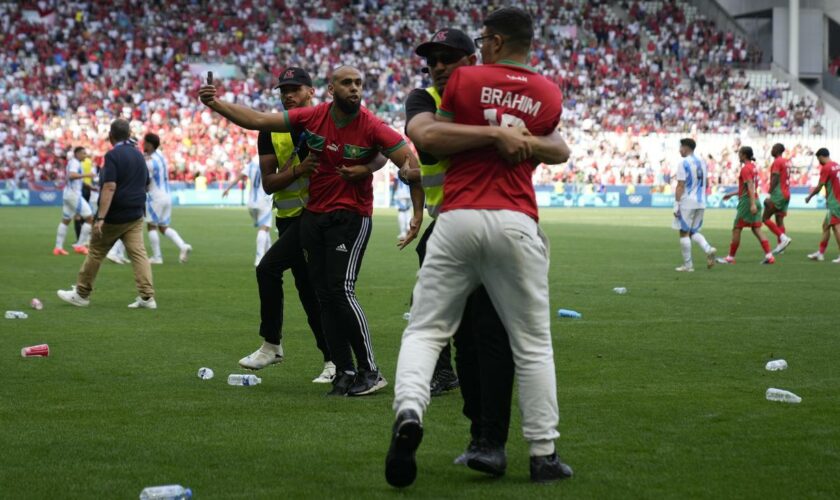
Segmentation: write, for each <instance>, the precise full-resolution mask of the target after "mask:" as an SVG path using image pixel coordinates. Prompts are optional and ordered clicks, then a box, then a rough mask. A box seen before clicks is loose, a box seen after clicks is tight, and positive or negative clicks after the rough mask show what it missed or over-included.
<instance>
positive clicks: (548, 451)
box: [529, 439, 555, 457]
mask: <svg viewBox="0 0 840 500" xmlns="http://www.w3.org/2000/svg"><path fill="white" fill-rule="evenodd" d="M529 448H530V449H529V454H530V455H531V456H532V457H545V456H548V455H553V454H554V451H555V450H554V441H553V440H551V439H546V440H544V441H531V443H530V446H529Z"/></svg>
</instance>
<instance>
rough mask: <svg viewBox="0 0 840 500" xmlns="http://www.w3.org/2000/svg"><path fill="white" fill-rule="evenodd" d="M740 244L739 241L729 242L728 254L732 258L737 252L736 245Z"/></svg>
mask: <svg viewBox="0 0 840 500" xmlns="http://www.w3.org/2000/svg"><path fill="white" fill-rule="evenodd" d="M740 245H741V242H740V241H739V242H737V243H736V242H734V241H733V242H732V243H730V244H729V256H730V257H732V258H733V259H734V258H735V254H736V253H738V247H739V246H740Z"/></svg>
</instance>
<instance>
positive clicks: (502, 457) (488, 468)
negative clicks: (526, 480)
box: [467, 441, 507, 477]
mask: <svg viewBox="0 0 840 500" xmlns="http://www.w3.org/2000/svg"><path fill="white" fill-rule="evenodd" d="M467 467H469V468H470V469H472V470H477V471H479V472H484V473H485V474H490V475H491V476H496V477H498V476H504V475H505V470H506V469H507V454H506V453H505V447H504V446H493V445H490V444H489V443H487V442H486V441H481V442H479V444H478V446H477V449H476V450H475V451H474V452H473V453H472V454H471V455H470V457H469V458H468V459H467Z"/></svg>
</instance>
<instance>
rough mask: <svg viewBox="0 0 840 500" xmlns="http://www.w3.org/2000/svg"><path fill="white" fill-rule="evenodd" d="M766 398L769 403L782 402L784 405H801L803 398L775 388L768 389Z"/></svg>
mask: <svg viewBox="0 0 840 500" xmlns="http://www.w3.org/2000/svg"><path fill="white" fill-rule="evenodd" d="M764 397H766V398H767V401H780V402H782V403H801V402H802V398H800V397H799V396H797V395H796V394H794V393H792V392H790V391H786V390H784V389H776V388H775V387H771V388H769V389H767V392H766V393H765V395H764Z"/></svg>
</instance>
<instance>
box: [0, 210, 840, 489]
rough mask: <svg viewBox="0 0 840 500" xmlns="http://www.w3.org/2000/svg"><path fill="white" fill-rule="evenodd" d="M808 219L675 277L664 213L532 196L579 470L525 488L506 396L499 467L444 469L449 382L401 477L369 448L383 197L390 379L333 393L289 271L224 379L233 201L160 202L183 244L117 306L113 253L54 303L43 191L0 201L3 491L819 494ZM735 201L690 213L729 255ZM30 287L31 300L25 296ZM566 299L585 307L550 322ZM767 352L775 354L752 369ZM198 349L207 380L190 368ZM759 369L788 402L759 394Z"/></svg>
mask: <svg viewBox="0 0 840 500" xmlns="http://www.w3.org/2000/svg"><path fill="white" fill-rule="evenodd" d="M822 215H823V214H822V213H821V212H816V211H813V212H811V211H794V212H793V213H792V214H791V216H790V217H789V221H788V223H787V226H788V228H789V231H790V234H791V236H792V237H793V239H794V242H793V244H792V245H791V247H790V248H789V249H788V251H787V253H786V254H785V255H782V256H781V257H779V259H778V263H777V264H776V265H773V266H762V265H759V261H760V260H761V251H760V248H759V246H758V244H757V242H756V241H755V239H754V238H753V237H752V236H751V235H748V234H745V235H744V238H743V242H742V245H741V250H740V252H739V254H738V264H737V265H735V266H728V267H725V266H718V267H715V268H714V269H712V270H711V271H707V270H706V269H705V267H704V266H702V265H701V264H702V263H703V261H702V255H701V254H700V252H699V251H698V250H696V249H695V262H696V267H697V268H698V269H697V271H696V272H695V273H693V274H680V273H676V272H674V270H673V269H674V267H675V266H677V265H679V264H680V254H679V246H678V242H677V236H676V234H675V232H674V231H672V230H671V229H670V223H671V216H670V214H669V211H668V210H652V209H641V210H632V209H622V210H608V209H602V210H586V209H577V210H543V212H542V226H543V228H544V229H545V231H546V233H547V234H548V235H549V237H550V239H551V244H552V247H551V256H552V261H551V276H550V281H551V306H552V310H553V311H552V328H553V334H554V339H555V344H554V345H555V357H556V362H557V378H558V398H559V402H560V411H561V422H560V431H561V433H562V437H561V439H560V440H559V441H558V447H559V452H560V454H561V456H563V457H564V458H565V460H566V461H567V462H568V463H569V464H570V465H572V466H573V467H574V469H575V471H576V476H575V477H574V478H573V479H571V480H568V481H565V482H562V483H560V484H554V485H549V486H535V485H531V484H530V483H529V482H528V461H527V447H526V444H525V443H524V441H523V440H522V437H521V431H520V429H519V418H518V415H517V413H518V411H517V410H515V411H514V415H515V417H514V422H513V423H512V430H511V439H510V442H509V444H508V448H507V450H508V457H509V466H508V473H507V475H506V476H505V477H503V478H501V479H497V480H494V479H490V478H487V477H484V476H482V475H481V474H479V473H476V472H473V471H470V470H468V469H466V468H463V467H459V466H455V465H452V459H453V458H454V457H455V456H456V455H458V454H459V453H460V452H461V451H462V450H463V448H464V447H465V445H466V444H467V437H468V433H467V422H466V419H465V418H463V417H462V416H461V413H460V410H461V401H460V395H459V394H458V393H457V392H455V393H451V394H448V395H446V396H443V397H441V398H436V399H434V400H433V403H432V405H431V407H430V409H429V412H428V415H427V418H426V424H425V427H426V435H425V438H424V441H423V444H422V445H421V447H420V450H419V452H418V463H419V475H418V479H417V482H416V483H415V484H414V485H413V486H412V487H411V488H409V489H407V490H405V491H396V490H393V489H392V488H390V487H389V486H387V484H386V483H385V480H384V474H383V464H384V456H385V451H386V449H387V447H388V440H389V432H390V426H391V423H392V419H393V414H392V411H391V408H390V406H391V400H392V394H393V392H392V391H393V379H394V369H395V363H396V357H397V352H398V349H399V339H400V335H401V333H402V329H403V328H404V326H405V321H404V320H403V318H402V315H403V313H404V312H405V311H407V310H408V298H409V293H410V291H411V287H412V285H413V283H414V276H415V272H416V269H417V258H416V255H415V253H414V252H413V248H412V249H409V250H406V251H403V252H398V251H397V249H396V247H395V241H396V233H397V231H396V215H395V212H394V211H392V210H381V211H377V213H376V216H375V221H374V231H373V236H372V238H371V241H370V244H369V246H368V250H367V254H366V256H365V259H364V264H363V267H362V273H361V276H360V278H359V283H358V295H359V300H360V302H361V304H362V305H363V307H364V308H365V311H366V312H367V316H368V320H369V322H370V325H371V328H372V331H373V345H374V350H375V352H376V355H377V358H378V361H379V363H380V365H381V367H382V369H383V373H384V375H385V377H386V378H387V379H388V381H389V382H390V385H389V386H388V388H387V389H386V390H384V391H382V392H381V393H380V394H377V395H374V396H371V397H366V398H360V399H332V398H325V397H324V396H323V393H324V392H325V390H326V388H325V387H324V386H321V385H316V384H312V383H311V382H310V381H311V379H312V378H313V377H315V376H316V375H317V374H318V372H319V371H320V368H321V363H320V356H319V353H318V351H317V349H316V348H315V345H314V341H313V339H312V336H311V333H309V332H308V331H307V328H306V324H305V322H304V320H303V314H302V310H301V308H300V305H299V303H298V302H297V298H296V294H295V293H294V291H293V288H292V286H291V281H292V280H291V277H289V279H288V280H287V291H288V293H287V311H288V312H287V322H286V328H285V335H284V336H285V339H284V344H285V345H284V347H285V351H286V356H287V360H286V361H285V362H284V363H282V364H281V365H278V366H274V367H270V368H268V369H265V370H263V371H262V372H261V373H260V376H261V377H262V378H263V383H262V385H260V386H257V387H252V388H243V387H229V386H228V385H227V384H226V381H225V379H226V377H227V374H229V373H237V372H241V370H239V369H238V367H237V364H236V362H237V360H238V359H239V358H240V357H242V356H244V355H246V354H248V353H250V352H251V351H252V350H254V349H255V348H256V347H257V346H258V345H259V341H260V339H259V337H258V335H257V327H258V300H257V290H256V284H255V279H254V267H253V249H254V237H255V233H254V229H253V228H252V227H251V226H250V225H249V222H250V220H249V218H248V216H247V214H246V212H245V210H244V208H241V209H216V208H176V210H175V214H174V227H176V228H177V229H178V231H179V232H180V233H181V235H182V236H183V237H184V238H185V239H186V240H187V241H188V242H190V243H191V244H192V245H193V246H194V248H195V251H194V252H193V254H192V257H191V259H190V262H189V263H188V264H186V265H180V264H178V262H177V251H176V249H175V247H174V246H173V245H172V244H171V242H169V241H168V239H166V238H163V242H162V244H163V249H164V259H165V264H164V265H162V266H155V267H154V268H153V270H154V280H155V285H156V289H157V301H158V306H159V309H158V310H156V311H147V310H129V309H127V308H126V305H127V304H128V303H129V302H131V301H132V299H133V298H134V296H135V290H134V288H133V279H132V274H131V270H130V268H129V266H117V265H114V264H111V263H110V262H106V263H104V264H103V268H102V270H101V272H100V274H99V279H98V281H97V283H96V290H95V292H94V294H93V295H92V301H91V307H90V308H88V309H79V308H74V307H72V306H70V305H67V304H64V303H61V302H60V301H59V300H58V298H57V297H56V295H55V291H56V290H57V289H59V288H67V287H69V286H70V284H72V283H73V282H74V280H75V276H76V273H77V271H78V268H79V265H80V264H81V261H82V259H81V257H79V256H76V255H71V256H68V257H54V256H52V255H51V253H50V250H51V249H52V246H53V241H54V238H55V227H56V224H57V223H58V219H59V209H58V208H43V209H37V208H24V209H18V208H4V209H0V228H2V234H3V245H2V257H3V258H2V266H0V283H1V284H2V287H0V306H1V308H2V309H3V310H8V309H20V310H26V311H27V312H28V313H29V315H30V317H29V319H27V320H5V319H4V320H0V321H2V322H1V323H0V443H2V453H0V498H114V499H117V498H120V499H122V498H125V499H128V498H137V495H138V494H139V492H140V490H141V489H142V488H143V487H144V486H148V485H157V484H167V483H181V484H184V485H187V486H190V487H191V488H193V490H194V492H195V497H196V498H199V499H205V498H206V499H257V498H326V497H327V496H340V497H343V498H365V499H367V498H468V497H472V498H593V499H601V498H698V497H703V498H837V497H838V496H839V495H840V474H838V471H840V425H838V422H840V336H838V333H840V327H838V325H839V324H840V310H838V304H840V265H837V264H832V263H830V262H828V259H831V258H834V257H835V256H836V255H837V249H836V244H835V243H834V242H833V241H832V242H831V246H830V247H829V252H828V255H827V257H828V259H827V260H826V262H823V263H816V262H811V261H808V260H807V259H806V258H805V255H806V254H807V253H809V252H812V251H814V250H815V249H816V245H817V241H818V238H819V224H820V220H821V218H822ZM733 216H734V213H732V212H731V211H728V210H727V211H710V212H709V213H708V214H707V221H706V226H705V228H704V230H705V234H706V236H707V237H708V239H709V241H710V242H711V243H712V244H713V245H715V246H716V247H717V248H718V249H719V251H720V253H721V254H724V255H725V253H726V251H727V249H728V244H729V233H730V231H729V228H730V224H731V220H732V217H733ZM426 223H428V221H426ZM68 240H70V237H68ZM68 248H69V244H68ZM616 286H625V287H627V288H628V289H629V293H628V294H627V295H616V294H614V293H613V292H612V288H613V287H616ZM32 297H39V298H40V299H41V300H42V301H43V302H44V305H45V307H44V310H43V311H34V310H31V309H29V307H28V303H29V300H30V299H31V298H32ZM561 307H563V308H568V309H575V310H578V311H580V312H582V313H583V320H579V321H577V320H560V319H558V318H556V316H555V315H554V311H556V309H558V308H561ZM39 343H49V344H50V347H51V350H52V352H51V356H50V357H49V358H47V359H23V358H21V357H20V354H19V352H20V349H21V347H23V346H26V345H33V344H39ZM771 358H785V359H786V360H787V361H788V363H789V365H790V368H789V369H788V370H786V371H783V372H775V373H771V372H767V371H765V370H764V364H765V362H766V361H768V360H769V359H771ZM202 366H208V367H211V368H213V369H214V370H215V372H216V377H215V378H214V379H213V380H210V381H202V380H200V379H198V378H197V377H196V371H197V370H198V368H199V367H202ZM768 387H780V388H784V389H789V390H792V391H793V392H796V393H797V394H799V395H800V396H802V398H803V402H802V403H801V404H799V405H786V404H782V403H774V402H769V401H766V400H765V399H764V391H765V390H766V389H767V388H768Z"/></svg>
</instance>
